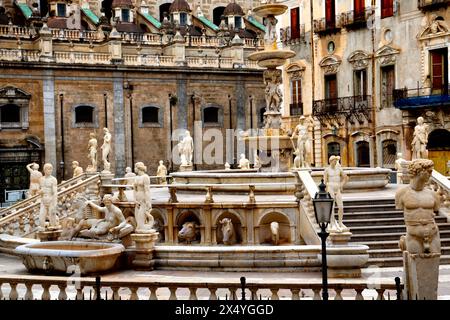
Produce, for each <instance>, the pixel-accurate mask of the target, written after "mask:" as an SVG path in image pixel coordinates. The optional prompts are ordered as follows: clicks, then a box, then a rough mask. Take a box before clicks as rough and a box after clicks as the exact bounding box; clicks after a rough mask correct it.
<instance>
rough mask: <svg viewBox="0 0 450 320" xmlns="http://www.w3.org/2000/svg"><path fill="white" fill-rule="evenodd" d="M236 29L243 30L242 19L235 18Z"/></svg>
mask: <svg viewBox="0 0 450 320" xmlns="http://www.w3.org/2000/svg"><path fill="white" fill-rule="evenodd" d="M234 27H235V28H237V29H242V18H241V17H234Z"/></svg>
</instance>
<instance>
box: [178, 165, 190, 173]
mask: <svg viewBox="0 0 450 320" xmlns="http://www.w3.org/2000/svg"><path fill="white" fill-rule="evenodd" d="M192 169H193V165H192V164H186V165H184V164H182V165H181V166H180V172H185V171H192Z"/></svg>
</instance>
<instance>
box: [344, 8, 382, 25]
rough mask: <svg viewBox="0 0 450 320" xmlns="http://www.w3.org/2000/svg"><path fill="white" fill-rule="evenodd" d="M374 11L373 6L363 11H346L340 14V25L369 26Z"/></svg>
mask: <svg viewBox="0 0 450 320" xmlns="http://www.w3.org/2000/svg"><path fill="white" fill-rule="evenodd" d="M373 13H374V9H373V8H372V7H367V8H365V9H364V10H363V11H361V12H356V11H354V10H351V11H348V12H344V13H342V14H341V16H340V25H341V26H342V27H345V28H346V29H360V28H365V27H366V26H367V21H368V19H369V18H370V16H371V15H372V14H373Z"/></svg>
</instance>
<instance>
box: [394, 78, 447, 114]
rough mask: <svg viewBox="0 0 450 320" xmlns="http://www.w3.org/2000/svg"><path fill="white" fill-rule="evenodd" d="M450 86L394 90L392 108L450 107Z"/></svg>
mask: <svg viewBox="0 0 450 320" xmlns="http://www.w3.org/2000/svg"><path fill="white" fill-rule="evenodd" d="M449 91H450V84H447V85H445V86H443V87H442V88H439V89H432V88H430V87H428V88H415V89H408V88H403V89H396V90H394V93H393V98H394V106H395V107H396V108H399V109H417V108H423V107H438V106H450V95H449Z"/></svg>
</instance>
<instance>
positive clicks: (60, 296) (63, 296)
mask: <svg viewBox="0 0 450 320" xmlns="http://www.w3.org/2000/svg"><path fill="white" fill-rule="evenodd" d="M66 287H67V284H66V283H61V284H58V289H59V294H58V300H67V293H66Z"/></svg>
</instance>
